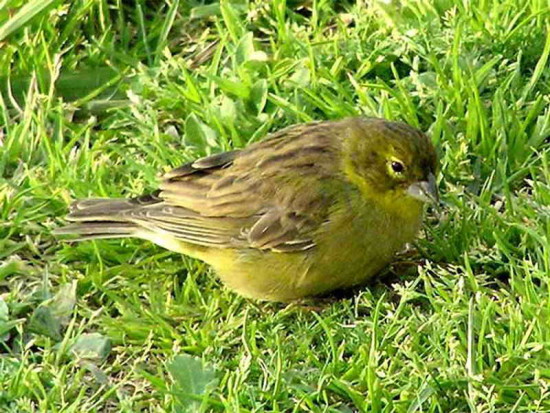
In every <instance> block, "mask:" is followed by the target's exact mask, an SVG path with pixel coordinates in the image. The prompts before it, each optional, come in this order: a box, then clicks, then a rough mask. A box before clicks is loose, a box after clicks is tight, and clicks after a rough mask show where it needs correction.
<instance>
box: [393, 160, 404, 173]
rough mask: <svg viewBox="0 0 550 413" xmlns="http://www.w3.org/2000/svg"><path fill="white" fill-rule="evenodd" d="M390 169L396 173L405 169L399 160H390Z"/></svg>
mask: <svg viewBox="0 0 550 413" xmlns="http://www.w3.org/2000/svg"><path fill="white" fill-rule="evenodd" d="M391 169H392V170H393V171H394V172H395V173H396V174H401V173H403V171H404V170H405V165H403V163H401V162H399V161H392V163H391Z"/></svg>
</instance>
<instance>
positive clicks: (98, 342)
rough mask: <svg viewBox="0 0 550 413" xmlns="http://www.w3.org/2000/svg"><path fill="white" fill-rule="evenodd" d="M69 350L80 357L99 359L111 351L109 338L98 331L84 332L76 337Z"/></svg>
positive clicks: (105, 356)
mask: <svg viewBox="0 0 550 413" xmlns="http://www.w3.org/2000/svg"><path fill="white" fill-rule="evenodd" d="M71 351H72V352H73V353H74V354H76V355H77V356H79V357H81V358H85V359H91V360H97V361H101V360H103V359H105V358H107V356H108V355H109V353H110V352H111V340H110V339H109V337H105V336H103V335H101V334H99V333H85V334H82V335H81V336H80V337H78V339H77V340H76V342H75V343H74V345H73V346H72V347H71Z"/></svg>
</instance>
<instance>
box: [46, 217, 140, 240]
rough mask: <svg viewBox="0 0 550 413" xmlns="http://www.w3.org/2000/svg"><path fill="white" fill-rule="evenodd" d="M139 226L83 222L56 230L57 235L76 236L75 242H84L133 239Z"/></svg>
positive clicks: (123, 223) (119, 223) (121, 223)
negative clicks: (106, 239)
mask: <svg viewBox="0 0 550 413" xmlns="http://www.w3.org/2000/svg"><path fill="white" fill-rule="evenodd" d="M138 229H139V228H138V226H137V225H135V224H132V223H130V222H108V221H103V222H83V223H78V224H69V225H66V226H64V227H61V228H56V229H55V230H54V231H53V232H54V234H55V235H76V236H77V237H76V238H72V239H71V240H74V241H82V240H87V239H97V238H125V237H132V236H134V235H135V233H136V231H137V230H138Z"/></svg>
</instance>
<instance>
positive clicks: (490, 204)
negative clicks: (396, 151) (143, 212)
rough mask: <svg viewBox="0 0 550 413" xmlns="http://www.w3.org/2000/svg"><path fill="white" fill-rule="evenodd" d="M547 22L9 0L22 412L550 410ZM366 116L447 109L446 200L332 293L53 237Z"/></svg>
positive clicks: (535, 7) (12, 234)
mask: <svg viewBox="0 0 550 413" xmlns="http://www.w3.org/2000/svg"><path fill="white" fill-rule="evenodd" d="M46 3H51V4H48V5H46ZM25 4H26V5H25ZM24 5H25V6H24ZM549 21H550V8H549V6H548V3H547V2H546V1H545V0H529V1H525V0H483V1H470V2H468V1H459V0H437V1H433V2H429V1H421V0H414V1H413V0H403V1H388V2H383V1H375V0H369V1H366V2H358V3H357V4H356V3H354V2H351V1H349V2H340V1H328V0H317V1H312V2H302V1H293V0H288V1H286V2H285V1H284V0H274V1H271V2H265V1H259V0H258V1H251V2H246V1H239V2H234V3H231V2H229V1H221V2H220V3H215V2H210V3H207V4H202V3H199V2H193V1H179V2H178V1H176V0H171V1H167V2H163V1H160V0H135V1H124V0H95V1H94V0H89V1H88V0H76V1H71V2H68V1H61V0H58V1H53V2H43V1H37V0H32V1H23V0H0V411H10V412H27V411H29V412H30V411H48V412H81V411H91V412H106V411H113V412H114V411H117V412H118V411H123V412H134V411H153V412H161V411H166V410H168V411H171V410H174V411H199V410H203V411H210V410H213V411H224V410H228V411H334V412H336V411H339V412H346V411H348V412H351V411H359V412H379V411H384V412H390V411H396V412H404V413H409V412H410V413H412V412H464V411H476V412H492V411H498V412H537V411H538V412H547V411H550V390H549V389H550V246H549V245H550V239H549V238H550V156H549V155H550V142H549V137H550V69H549V68H550V61H549V53H550V25H549V23H548V22H549ZM352 114H366V115H371V116H383V117H386V118H390V119H400V120H404V121H406V122H408V123H410V124H411V125H414V126H417V127H419V128H421V129H423V130H425V131H427V132H428V133H429V134H430V136H431V137H432V139H433V141H434V142H435V143H436V144H437V146H438V151H439V153H440V156H441V166H442V176H441V182H440V188H441V190H442V198H443V201H444V202H445V204H446V206H445V207H444V208H443V209H442V210H441V211H439V212H436V213H431V214H429V216H428V218H427V220H426V226H425V230H424V231H423V236H422V237H421V239H420V240H419V241H418V245H417V247H418V248H417V249H418V252H417V253H416V255H415V256H413V257H412V258H410V260H409V263H408V265H396V266H393V267H392V269H391V270H390V271H389V273H388V274H387V275H386V276H385V277H384V278H383V279H382V280H380V281H377V282H374V283H373V284H371V285H369V286H367V287H365V288H362V289H360V290H359V291H357V292H355V293H354V294H353V295H351V296H350V297H345V298H342V299H341V300H337V301H334V302H332V303H330V304H327V305H325V306H324V307H323V308H322V309H321V310H319V311H311V310H308V309H306V308H301V307H300V306H290V307H285V306H282V305H276V304H265V303H256V302H253V301H249V300H245V299H243V298H240V297H238V296H236V295H235V294H233V293H231V292H229V291H227V290H226V289H224V288H223V287H222V286H221V285H220V283H219V282H218V281H216V279H215V277H213V276H212V274H211V271H210V270H209V269H208V267H207V266H206V265H204V264H203V263H200V262H196V261H194V260H191V259H188V258H186V257H182V256H179V255H177V254H172V253H170V252H167V251H165V250H162V249H161V248H158V247H156V246H153V245H150V244H148V243H146V242H140V241H135V240H123V241H116V240H115V241H102V242H85V243H80V244H73V243H61V242H59V241H58V240H57V239H56V238H55V237H53V236H52V235H51V230H52V229H53V228H55V227H57V226H59V225H61V223H62V219H63V216H64V214H65V213H66V210H67V206H68V204H69V203H70V201H71V200H72V199H74V198H79V197H86V196H130V195H136V194H139V193H141V192H142V191H147V190H150V189H153V188H154V187H155V185H156V180H157V177H158V175H159V173H161V172H163V171H167V170H168V169H170V168H171V167H175V166H177V165H179V164H181V163H183V162H185V161H188V160H191V159H193V158H194V157H196V156H199V155H203V154H208V153H213V152H218V151H221V150H227V149H229V148H232V147H242V146H244V145H246V144H247V143H248V142H250V141H255V140H258V139H260V138H261V137H262V136H264V135H265V134H266V133H268V132H269V131H273V130H276V129H278V128H281V127H283V126H285V125H288V124H292V123H297V122H304V121H308V120H311V119H336V118H340V117H344V116H348V115H352Z"/></svg>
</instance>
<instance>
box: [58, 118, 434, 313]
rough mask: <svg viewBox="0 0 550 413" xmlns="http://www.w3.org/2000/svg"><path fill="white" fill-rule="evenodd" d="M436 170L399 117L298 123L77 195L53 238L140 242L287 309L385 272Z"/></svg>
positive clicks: (428, 199)
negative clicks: (154, 179) (126, 186)
mask: <svg viewBox="0 0 550 413" xmlns="http://www.w3.org/2000/svg"><path fill="white" fill-rule="evenodd" d="M438 168H439V167H438V158H437V154H436V150H435V148H434V145H433V144H432V142H431V140H430V138H429V137H428V136H427V135H426V134H424V133H423V132H421V131H420V130H418V129H416V128H413V127H412V126H409V125H408V124H406V123H403V122H398V121H390V120H386V119H382V118H374V117H361V116H357V117H350V118H344V119H340V120H325V121H315V122H309V123H304V124H297V125H293V126H289V127H286V128H284V129H282V130H279V131H277V132H274V133H272V134H270V135H268V136H267V137H266V138H265V139H263V140H261V141H259V142H256V143H253V144H250V145H249V146H247V147H245V148H243V149H235V150H231V151H227V152H221V153H216V154H213V155H209V156H206V157H202V158H199V159H196V160H194V161H192V162H189V163H186V164H184V165H183V166H180V167H178V168H176V169H173V170H171V171H170V172H168V173H166V174H165V175H164V176H162V178H161V181H160V184H159V187H158V189H157V190H156V191H154V192H152V193H149V194H146V195H142V196H138V197H133V198H92V199H82V200H77V201H75V202H73V203H72V205H71V207H70V212H69V214H68V216H67V221H70V222H71V223H69V224H68V225H66V226H64V227H59V228H57V229H56V230H55V233H56V234H57V235H68V234H72V235H73V236H74V235H76V238H75V240H79V241H81V240H88V239H98V238H121V237H136V238H141V239H145V240H148V241H151V242H153V243H156V244H158V245H160V246H162V247H164V248H167V249H169V250H172V251H175V252H177V253H181V254H184V255H187V256H189V257H192V258H195V259H198V260H202V261H204V262H206V263H207V264H209V265H210V266H211V267H212V268H213V269H214V272H215V274H217V276H218V277H219V279H220V280H221V281H222V283H223V284H224V285H226V286H227V287H229V288H230V289H232V290H234V291H235V292H236V293H238V294H240V295H242V296H245V297H248V298H252V299H257V300H261V301H279V302H292V301H296V300H301V299H307V298H311V297H316V296H322V295H327V294H328V293H330V292H332V291H334V290H343V289H349V288H352V287H356V286H360V285H364V284H366V283H367V281H369V280H370V279H371V278H373V277H375V276H376V275H377V274H379V273H380V272H381V271H382V270H383V269H384V268H385V267H386V266H387V265H389V264H390V263H391V261H392V260H393V259H394V257H395V255H396V253H397V252H399V251H400V250H402V249H403V248H404V246H405V245H406V244H407V243H410V242H412V241H413V240H414V238H415V236H416V235H417V233H418V231H419V229H420V227H421V225H422V217H423V212H424V209H425V208H424V205H425V204H427V203H437V202H438V188H437V183H436V176H437V174H438Z"/></svg>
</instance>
